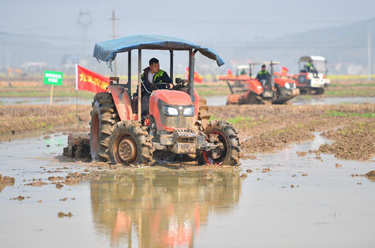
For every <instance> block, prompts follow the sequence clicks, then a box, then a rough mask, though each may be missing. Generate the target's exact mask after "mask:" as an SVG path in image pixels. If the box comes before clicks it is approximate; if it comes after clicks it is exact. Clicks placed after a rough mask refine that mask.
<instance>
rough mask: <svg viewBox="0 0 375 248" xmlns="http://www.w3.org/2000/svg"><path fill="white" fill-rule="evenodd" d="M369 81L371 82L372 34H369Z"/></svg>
mask: <svg viewBox="0 0 375 248" xmlns="http://www.w3.org/2000/svg"><path fill="white" fill-rule="evenodd" d="M367 46H368V47H367V53H368V80H371V33H369V34H368V45H367Z"/></svg>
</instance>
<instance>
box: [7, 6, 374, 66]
mask: <svg viewBox="0 0 375 248" xmlns="http://www.w3.org/2000/svg"><path fill="white" fill-rule="evenodd" d="M374 9H375V1H374V0H357V1H353V0H350V1H348V0H302V1H301V0H299V1H291V0H267V1H261V0H258V1H252V0H239V1H228V0H190V1H177V0H160V1H155V0H154V1H151V0H143V1H142V0H138V1H124V0H122V1H119V0H106V1H104V0H100V1H99V0H59V1H58V0H0V33H2V34H3V35H5V36H9V37H11V36H14V37H19V39H22V37H25V38H26V37H27V38H35V39H36V40H38V42H39V41H40V43H41V44H43V43H50V44H53V46H54V47H55V48H58V49H60V50H61V51H64V53H71V54H78V53H80V54H82V53H84V54H92V50H93V47H94V44H95V43H96V42H99V41H104V40H108V39H111V38H112V22H111V21H110V20H108V17H110V16H111V14H112V10H115V13H116V16H117V17H118V18H120V20H118V21H117V22H116V34H117V36H118V37H121V36H127V35H134V34H144V33H149V34H159V35H169V36H176V37H179V38H183V39H187V40H190V41H193V42H197V43H199V44H201V45H205V46H208V47H210V48H214V50H216V51H218V52H219V51H220V52H222V51H223V50H224V49H226V51H228V50H231V49H233V48H235V47H237V48H238V47H239V46H242V45H244V44H246V43H247V42H254V41H262V40H271V39H275V38H277V37H280V36H283V35H286V34H292V33H300V32H306V31H309V30H314V29H319V28H323V27H332V26H340V25H344V24H348V23H353V22H356V21H361V20H366V19H370V18H374V17H375V12H374ZM80 11H83V13H84V14H82V15H81V17H80V18H79V13H80ZM87 13H89V14H87ZM4 33H6V34H4ZM20 35H21V36H20ZM1 37H2V36H0V39H1ZM3 37H4V36H3ZM83 40H84V42H83ZM0 44H1V40H0ZM25 49H26V48H25ZM27 49H32V48H27ZM3 50H4V49H3ZM27 51H29V50H27ZM2 56H3V57H4V56H5V51H3V52H2ZM161 57H163V55H162V54H161ZM165 57H166V58H168V56H167V55H166V56H165ZM267 58H268V57H267ZM12 59H13V58H12V57H11V62H12ZM162 59H163V58H162ZM230 59H233V58H232V56H230V55H228V56H227V58H225V60H226V61H227V60H230ZM125 60H126V58H125V56H124V61H125ZM4 61H5V58H3V63H5V62H4ZM166 61H167V60H166ZM144 62H145V63H147V62H146V61H144ZM166 63H167V62H166Z"/></svg>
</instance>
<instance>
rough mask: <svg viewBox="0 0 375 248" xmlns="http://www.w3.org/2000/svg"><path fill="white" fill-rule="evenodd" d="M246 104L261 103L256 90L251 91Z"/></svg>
mask: <svg viewBox="0 0 375 248" xmlns="http://www.w3.org/2000/svg"><path fill="white" fill-rule="evenodd" d="M245 104H261V102H260V101H259V100H258V98H257V96H256V94H255V93H254V92H250V93H249V95H248V96H247V98H246V100H245Z"/></svg>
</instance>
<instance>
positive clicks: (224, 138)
mask: <svg viewBox="0 0 375 248" xmlns="http://www.w3.org/2000/svg"><path fill="white" fill-rule="evenodd" d="M204 133H205V134H206V141H208V142H210V143H214V144H215V145H217V148H216V149H214V150H212V151H203V152H200V153H198V154H197V160H198V164H200V165H203V164H214V165H239V161H240V140H239V138H238V136H237V132H236V130H235V129H234V127H233V126H232V125H231V124H229V123H227V122H225V121H215V122H213V123H211V122H210V123H209V124H208V126H207V128H206V129H205V131H204Z"/></svg>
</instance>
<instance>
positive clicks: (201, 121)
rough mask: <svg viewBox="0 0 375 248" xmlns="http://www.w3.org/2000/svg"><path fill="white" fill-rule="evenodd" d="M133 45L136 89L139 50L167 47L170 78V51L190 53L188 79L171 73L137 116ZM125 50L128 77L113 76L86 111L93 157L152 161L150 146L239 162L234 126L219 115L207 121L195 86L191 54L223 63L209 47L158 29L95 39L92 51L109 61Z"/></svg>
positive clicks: (227, 162) (210, 161)
mask: <svg viewBox="0 0 375 248" xmlns="http://www.w3.org/2000/svg"><path fill="white" fill-rule="evenodd" d="M135 49H136V50H138V89H141V85H142V81H141V72H142V68H141V64H142V63H141V59H142V50H145V49H149V50H167V51H169V52H170V77H171V79H172V80H173V55H174V51H186V52H188V54H189V75H190V76H189V79H188V80H183V79H180V78H176V81H175V82H176V83H175V84H174V85H173V88H172V89H163V90H154V91H152V94H151V96H150V99H149V114H147V116H141V104H142V102H141V99H142V98H141V97H142V96H141V91H140V90H138V91H137V93H135V94H133V95H132V94H131V93H132V90H131V82H130V79H131V51H132V50H135ZM123 52H127V53H128V79H129V80H128V82H127V83H125V84H121V83H119V78H117V77H112V78H110V79H111V83H110V85H109V86H108V88H107V91H106V92H103V93H98V94H96V95H95V97H94V101H93V103H92V107H93V109H92V112H91V116H92V117H91V131H90V150H91V157H92V159H94V160H97V161H110V162H112V163H114V164H124V165H128V164H142V165H151V164H152V163H153V162H154V160H153V153H154V151H155V150H159V151H165V152H167V153H169V154H170V153H173V154H180V155H182V154H193V156H190V157H194V156H195V158H196V160H197V162H198V163H199V164H207V163H208V164H217V165H224V164H225V165H238V164H239V159H240V157H239V156H240V144H239V138H238V136H237V134H238V133H237V131H236V130H235V129H234V128H233V126H232V125H231V124H229V123H226V122H224V121H215V122H212V123H211V122H208V119H209V116H208V115H207V109H208V108H207V106H206V105H205V104H206V102H205V100H204V99H200V97H199V96H198V94H197V92H196V91H195V90H194V80H193V77H194V63H195V55H196V53H197V52H200V53H201V54H202V55H204V56H206V57H208V58H210V59H212V60H215V61H216V62H217V64H218V66H221V65H223V64H224V61H223V60H222V59H221V57H220V56H219V55H218V54H216V53H215V52H214V51H212V50H210V49H208V48H206V47H202V46H199V45H197V44H194V43H192V42H189V41H185V40H181V39H178V38H173V37H166V36H157V35H136V36H129V37H123V38H119V39H114V40H109V41H105V42H100V43H97V44H96V45H95V48H94V57H95V58H97V59H98V60H101V61H104V62H107V63H109V66H110V67H111V65H112V62H113V60H115V58H116V56H117V54H118V53H123Z"/></svg>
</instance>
